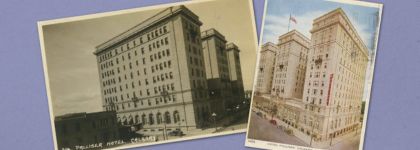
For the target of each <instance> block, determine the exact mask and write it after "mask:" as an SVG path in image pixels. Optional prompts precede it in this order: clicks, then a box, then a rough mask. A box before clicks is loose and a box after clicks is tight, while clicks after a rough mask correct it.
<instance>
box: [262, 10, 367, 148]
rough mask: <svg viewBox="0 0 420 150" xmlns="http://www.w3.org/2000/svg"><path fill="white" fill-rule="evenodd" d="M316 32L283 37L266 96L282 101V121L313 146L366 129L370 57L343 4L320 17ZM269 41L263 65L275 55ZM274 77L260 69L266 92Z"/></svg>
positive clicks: (279, 108) (296, 33)
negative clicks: (364, 117) (364, 108)
mask: <svg viewBox="0 0 420 150" xmlns="http://www.w3.org/2000/svg"><path fill="white" fill-rule="evenodd" d="M310 33H311V39H308V38H306V37H305V36H303V35H302V34H300V33H299V32H297V31H295V30H293V31H290V32H288V33H286V34H284V35H281V36H280V37H279V43H278V45H277V47H278V50H277V52H276V55H275V66H274V72H273V76H272V78H273V79H272V83H271V84H272V89H271V92H270V94H265V95H271V97H270V98H271V101H272V102H275V103H274V104H276V105H277V109H278V111H277V115H276V116H277V118H278V119H279V120H280V121H281V123H280V124H281V125H286V127H287V129H288V130H293V134H294V135H295V136H296V137H298V138H300V139H302V140H303V141H304V142H306V143H307V144H310V145H311V146H312V147H319V148H325V147H328V146H329V145H331V144H333V143H337V142H339V141H341V140H343V139H345V138H346V137H347V136H349V135H350V134H349V133H354V132H357V130H358V129H359V128H360V118H361V109H362V108H361V104H362V100H363V94H364V89H365V87H364V86H365V79H366V69H367V65H368V62H369V58H370V56H369V52H368V48H367V47H366V46H365V44H364V43H363V41H362V38H361V37H360V35H359V34H358V33H357V31H356V29H355V27H354V26H353V25H352V23H351V22H350V20H349V19H348V17H347V15H346V14H345V12H344V11H343V10H342V9H341V8H338V9H335V10H333V11H331V12H328V13H326V14H324V15H323V16H320V17H318V18H316V19H315V20H314V21H313V27H312V29H311V30H310ZM269 45H272V44H270V43H267V44H265V45H264V46H263V48H262V50H263V51H262V54H261V56H260V66H259V67H260V68H264V69H265V68H267V67H264V66H265V65H268V66H269V65H270V63H267V61H268V62H269V61H271V60H272V58H271V57H272V55H273V53H272V52H267V49H269V48H268V47H269ZM261 70H262V69H260V70H259V71H260V72H261ZM269 77H270V75H267V74H265V72H263V73H259V76H258V79H257V84H256V90H257V91H264V86H266V85H268V84H266V82H262V81H264V80H269ZM266 97H267V96H266ZM336 138H338V139H339V140H334V142H333V139H336Z"/></svg>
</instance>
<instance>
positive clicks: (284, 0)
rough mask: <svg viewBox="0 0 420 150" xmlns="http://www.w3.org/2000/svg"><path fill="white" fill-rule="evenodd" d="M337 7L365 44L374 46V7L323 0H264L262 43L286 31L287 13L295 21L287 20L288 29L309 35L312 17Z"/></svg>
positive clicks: (275, 39)
mask: <svg viewBox="0 0 420 150" xmlns="http://www.w3.org/2000/svg"><path fill="white" fill-rule="evenodd" d="M340 7H341V8H342V9H343V10H344V12H345V13H346V14H347V16H348V18H349V19H350V21H351V22H352V24H353V26H354V27H355V28H356V30H357V32H358V33H359V36H360V37H361V38H362V40H363V41H364V43H365V45H366V46H367V47H368V48H369V49H370V50H372V49H374V43H375V41H374V39H375V35H376V34H375V32H376V29H377V22H378V17H377V14H378V12H379V9H378V8H375V7H367V6H360V5H352V4H347V3H338V2H333V1H324V0H268V2H267V10H266V16H265V21H264V31H263V34H264V35H263V37H262V38H263V39H262V41H263V42H262V43H266V42H273V43H277V40H278V37H279V35H282V34H284V33H287V29H288V28H287V27H288V24H289V16H290V15H291V16H293V17H294V18H295V19H296V21H297V23H294V22H291V23H290V30H292V29H296V30H298V31H299V32H301V33H303V34H304V35H305V36H306V37H308V38H310V37H311V36H310V35H311V34H310V33H309V31H310V29H311V28H312V23H313V20H314V19H316V18H318V17H320V16H322V15H323V14H326V13H328V12H330V11H332V10H334V9H337V8H340Z"/></svg>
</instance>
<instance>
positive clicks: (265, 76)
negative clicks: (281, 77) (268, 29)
mask: <svg viewBox="0 0 420 150" xmlns="http://www.w3.org/2000/svg"><path fill="white" fill-rule="evenodd" d="M277 49H278V47H277V45H275V44H274V43H271V42H268V43H265V44H264V45H263V46H262V47H261V52H260V60H259V62H260V63H259V64H258V68H257V69H258V76H257V80H256V84H255V90H256V91H258V92H259V94H269V93H271V85H272V82H273V74H274V72H273V71H274V64H275V60H276V59H275V57H276V53H277Z"/></svg>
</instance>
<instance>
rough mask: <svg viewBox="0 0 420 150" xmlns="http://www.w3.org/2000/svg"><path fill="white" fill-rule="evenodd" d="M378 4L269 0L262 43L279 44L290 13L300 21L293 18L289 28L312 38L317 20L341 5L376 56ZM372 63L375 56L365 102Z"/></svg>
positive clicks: (367, 78)
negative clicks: (278, 41)
mask: <svg viewBox="0 0 420 150" xmlns="http://www.w3.org/2000/svg"><path fill="white" fill-rule="evenodd" d="M378 6H379V5H378ZM378 6H376V7H368V6H361V5H354V4H349V3H339V2H335V1H325V0H268V1H267V10H266V14H265V15H266V16H265V18H264V29H263V34H262V43H266V42H273V43H277V40H278V37H279V36H280V35H282V34H285V33H287V32H288V25H289V17H290V16H292V17H294V18H295V20H296V22H297V23H294V22H292V21H291V22H290V28H289V31H290V30H293V29H296V30H297V31H299V32H301V33H302V34H304V35H305V36H306V37H308V38H311V34H310V32H309V31H310V29H311V28H312V23H313V20H314V19H316V18H318V17H320V16H322V15H324V14H326V13H328V12H330V11H332V10H335V9H337V8H342V9H343V10H344V12H345V13H346V15H347V17H348V18H349V19H350V21H351V22H352V24H353V26H354V27H355V28H356V30H357V32H358V34H359V36H360V37H361V38H362V40H363V42H364V43H365V45H366V46H367V48H368V49H369V51H370V53H371V54H373V55H372V56H374V55H375V54H376V50H375V49H376V47H375V45H376V43H377V41H376V39H377V38H376V37H377V34H376V31H377V28H378V22H379V21H378V20H379V17H378V15H379V11H380V9H379V8H378ZM372 58H375V57H372ZM373 64H374V59H373V60H371V61H370V62H369V64H368V67H367V69H366V72H367V75H366V84H365V92H364V97H363V101H366V100H367V99H369V97H370V89H371V85H372V77H373V68H374V66H373Z"/></svg>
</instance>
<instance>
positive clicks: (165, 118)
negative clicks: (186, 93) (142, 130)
mask: <svg viewBox="0 0 420 150" xmlns="http://www.w3.org/2000/svg"><path fill="white" fill-rule="evenodd" d="M155 119H156V122H155ZM172 120H173V121H172ZM180 121H181V118H180V115H179V112H178V111H174V112H172V114H171V113H170V112H168V111H167V112H165V113H163V114H162V113H160V112H158V113H156V115H155V114H153V113H149V115H146V114H142V115H141V116H139V115H136V116H134V118H133V117H131V116H130V117H128V118H127V117H125V116H124V117H122V118H120V117H118V122H119V123H120V124H123V125H134V124H140V123H141V124H146V125H147V124H148V125H154V124H158V125H159V124H164V123H165V124H172V123H173V124H176V123H178V122H180Z"/></svg>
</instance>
